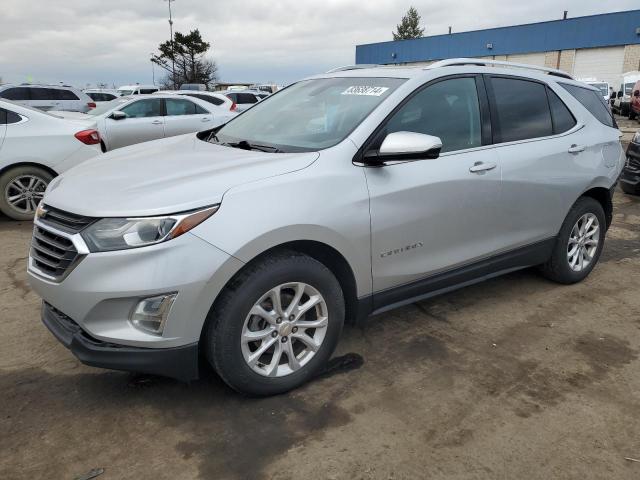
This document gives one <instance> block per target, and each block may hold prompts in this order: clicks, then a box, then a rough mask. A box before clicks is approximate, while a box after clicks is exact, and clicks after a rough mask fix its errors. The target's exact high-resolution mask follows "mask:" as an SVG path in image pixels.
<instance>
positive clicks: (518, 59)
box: [507, 52, 544, 67]
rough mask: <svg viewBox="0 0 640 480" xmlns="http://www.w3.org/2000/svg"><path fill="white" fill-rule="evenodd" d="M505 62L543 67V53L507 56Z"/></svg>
mask: <svg viewBox="0 0 640 480" xmlns="http://www.w3.org/2000/svg"><path fill="white" fill-rule="evenodd" d="M507 61H508V62H514V63H528V64H529V65H536V66H538V67H544V52H540V53H524V54H522V55H507Z"/></svg>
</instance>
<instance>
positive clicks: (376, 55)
mask: <svg viewBox="0 0 640 480" xmlns="http://www.w3.org/2000/svg"><path fill="white" fill-rule="evenodd" d="M452 57H489V58H496V59H501V60H502V59H506V60H512V61H525V62H527V63H533V64H541V65H546V66H549V67H554V68H562V69H564V70H567V71H569V73H573V74H574V75H576V76H584V75H585V74H590V72H593V74H592V76H597V77H602V78H601V79H608V80H609V81H613V77H617V76H619V74H621V73H622V72H625V71H629V70H638V69H639V68H640V10H631V11H625V12H615V13H605V14H600V15H590V16H586V17H577V18H569V19H565V20H553V21H548V22H540V23H531V24H526V25H514V26H509V27H499V28H490V29H486V30H476V31H470V32H460V33H452V34H446V35H434V36H428V37H424V38H419V39H415V40H401V41H389V42H380V43H371V44H366V45H358V46H356V63H376V64H406V63H418V62H420V63H421V62H431V61H435V60H440V59H443V58H452ZM604 77H608V78H604Z"/></svg>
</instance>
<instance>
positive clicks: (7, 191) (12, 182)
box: [0, 165, 53, 220]
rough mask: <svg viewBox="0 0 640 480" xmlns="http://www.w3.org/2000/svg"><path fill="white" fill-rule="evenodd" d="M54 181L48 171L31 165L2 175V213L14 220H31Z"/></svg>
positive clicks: (0, 192) (0, 180) (16, 168)
mask: <svg viewBox="0 0 640 480" xmlns="http://www.w3.org/2000/svg"><path fill="white" fill-rule="evenodd" d="M52 179H53V175H51V173H49V172H48V171H46V170H44V169H42V168H40V167H34V166H31V165H25V166H21V167H15V168H11V169H9V170H7V171H6V172H4V173H3V174H2V175H0V211H2V213H4V214H5V215H6V216H8V217H9V218H12V219H13V220H31V219H33V216H34V214H35V212H36V208H37V207H38V204H39V203H40V201H41V200H42V197H43V196H44V191H45V190H46V188H47V185H49V182H51V180H52Z"/></svg>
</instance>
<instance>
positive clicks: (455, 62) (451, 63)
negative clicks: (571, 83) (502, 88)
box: [424, 58, 573, 80]
mask: <svg viewBox="0 0 640 480" xmlns="http://www.w3.org/2000/svg"><path fill="white" fill-rule="evenodd" d="M459 65H478V66H483V67H486V66H487V65H496V66H502V67H512V68H524V69H526V70H538V71H541V72H546V73H547V74H549V75H555V76H557V77H562V78H568V79H570V80H573V77H572V76H571V75H569V74H568V73H567V72H563V71H562V70H558V69H555V68H547V67H538V66H537V65H528V64H526V63H513V62H506V61H503V60H485V59H482V58H449V59H447V60H440V61H438V62H435V63H432V64H431V65H428V66H426V67H424V69H425V70H428V69H431V68H440V67H455V66H459Z"/></svg>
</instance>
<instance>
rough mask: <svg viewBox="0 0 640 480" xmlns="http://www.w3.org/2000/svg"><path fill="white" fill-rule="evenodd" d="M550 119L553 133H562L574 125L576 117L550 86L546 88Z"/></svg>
mask: <svg viewBox="0 0 640 480" xmlns="http://www.w3.org/2000/svg"><path fill="white" fill-rule="evenodd" d="M547 96H548V97H549V107H550V108H551V119H552V120H553V133H555V134H558V133H564V132H566V131H568V130H571V129H572V128H573V127H574V126H575V125H576V119H575V118H574V117H573V114H572V113H571V111H570V110H569V109H568V108H567V106H566V105H565V104H564V102H563V101H562V100H561V99H560V97H558V95H556V93H555V92H554V91H553V90H551V89H550V88H548V89H547Z"/></svg>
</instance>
